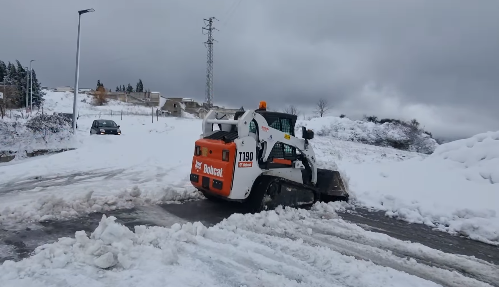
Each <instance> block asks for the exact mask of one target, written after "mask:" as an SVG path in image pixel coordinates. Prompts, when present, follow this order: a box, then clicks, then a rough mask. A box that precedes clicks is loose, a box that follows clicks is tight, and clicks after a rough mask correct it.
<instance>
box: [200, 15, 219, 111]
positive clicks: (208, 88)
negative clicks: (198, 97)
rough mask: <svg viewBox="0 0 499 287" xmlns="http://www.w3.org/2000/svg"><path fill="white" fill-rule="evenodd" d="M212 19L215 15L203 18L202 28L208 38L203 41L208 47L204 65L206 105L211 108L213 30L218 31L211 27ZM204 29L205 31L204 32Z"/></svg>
mask: <svg viewBox="0 0 499 287" xmlns="http://www.w3.org/2000/svg"><path fill="white" fill-rule="evenodd" d="M213 20H217V21H218V19H217V18H215V17H210V18H208V19H204V22H205V27H203V28H202V30H201V31H202V32H203V35H208V40H207V41H206V42H204V44H205V46H206V47H207V48H208V55H207V67H206V99H205V101H206V106H207V107H208V108H211V107H212V106H213V42H214V41H216V40H214V39H213V30H217V31H219V30H218V29H217V28H215V27H213ZM205 31H206V32H205Z"/></svg>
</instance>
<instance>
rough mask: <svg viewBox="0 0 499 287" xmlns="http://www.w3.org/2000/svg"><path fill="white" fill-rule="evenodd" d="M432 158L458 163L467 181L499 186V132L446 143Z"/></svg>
mask: <svg viewBox="0 0 499 287" xmlns="http://www.w3.org/2000/svg"><path fill="white" fill-rule="evenodd" d="M432 157H433V158H442V159H445V160H451V161H454V162H456V163H458V164H459V165H460V166H461V167H463V168H464V169H465V170H464V173H465V176H466V179H467V180H470V181H476V182H486V183H490V184H498V185H499V131H497V132H487V133H481V134H477V135H475V136H473V137H471V138H467V139H462V140H457V141H454V142H450V143H446V144H444V145H441V146H439V147H438V148H437V149H436V150H435V152H434V153H433V154H432ZM498 192H499V190H498Z"/></svg>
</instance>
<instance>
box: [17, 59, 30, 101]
mask: <svg viewBox="0 0 499 287" xmlns="http://www.w3.org/2000/svg"><path fill="white" fill-rule="evenodd" d="M16 63H17V69H16V71H17V73H16V75H15V81H16V84H17V92H18V96H17V97H16V98H14V99H13V102H14V104H15V105H16V106H21V107H24V106H26V91H27V90H26V84H27V82H28V80H29V79H28V71H27V70H25V69H24V67H23V66H22V65H21V63H20V62H19V61H18V60H16Z"/></svg>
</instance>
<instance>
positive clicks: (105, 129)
mask: <svg viewBox="0 0 499 287" xmlns="http://www.w3.org/2000/svg"><path fill="white" fill-rule="evenodd" d="M90 134H91V135H121V130H120V126H119V125H117V124H116V123H115V122H114V121H111V120H95V121H94V122H93V123H92V127H91V128H90Z"/></svg>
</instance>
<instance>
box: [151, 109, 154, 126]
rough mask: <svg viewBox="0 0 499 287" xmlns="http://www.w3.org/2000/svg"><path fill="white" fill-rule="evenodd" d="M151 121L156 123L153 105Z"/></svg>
mask: <svg viewBox="0 0 499 287" xmlns="http://www.w3.org/2000/svg"><path fill="white" fill-rule="evenodd" d="M151 122H152V123H154V108H153V107H151Z"/></svg>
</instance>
